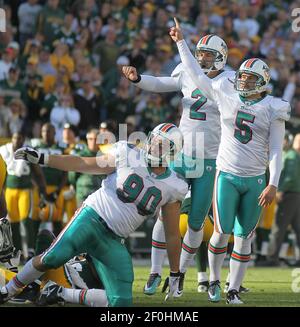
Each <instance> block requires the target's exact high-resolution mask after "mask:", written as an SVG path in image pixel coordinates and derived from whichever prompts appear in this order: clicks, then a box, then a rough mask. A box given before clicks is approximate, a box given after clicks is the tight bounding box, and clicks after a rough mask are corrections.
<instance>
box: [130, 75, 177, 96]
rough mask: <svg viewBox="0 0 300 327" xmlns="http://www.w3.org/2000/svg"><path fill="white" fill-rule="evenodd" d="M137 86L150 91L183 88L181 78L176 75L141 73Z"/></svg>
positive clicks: (170, 90) (167, 90)
mask: <svg viewBox="0 0 300 327" xmlns="http://www.w3.org/2000/svg"><path fill="white" fill-rule="evenodd" d="M136 86H138V87H139V88H141V89H143V90H145V91H150V92H176V91H180V90H181V84H180V80H179V78H176V77H154V76H149V75H141V80H140V82H138V83H136Z"/></svg>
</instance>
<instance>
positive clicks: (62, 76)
mask: <svg viewBox="0 0 300 327" xmlns="http://www.w3.org/2000/svg"><path fill="white" fill-rule="evenodd" d="M1 2H2V7H3V8H4V9H5V12H6V33H0V53H1V60H0V137H10V136H11V135H12V134H13V132H14V131H17V130H19V129H20V126H25V128H26V133H27V135H28V136H29V137H39V135H40V129H41V126H42V124H43V123H45V122H48V121H50V122H51V123H52V124H53V125H54V126H55V127H56V131H57V133H56V138H57V140H60V138H61V135H62V129H63V126H64V124H65V123H69V124H72V125H75V126H77V127H78V130H79V135H80V137H81V138H82V139H84V138H85V135H86V132H87V130H88V129H89V128H91V127H97V128H98V127H99V124H100V123H101V122H104V121H109V122H110V124H111V125H112V126H113V127H114V128H116V127H117V124H118V123H124V122H129V123H130V124H131V128H132V129H135V130H141V131H146V132H147V131H148V130H150V129H151V128H152V127H153V126H155V125H157V124H158V123H160V122H162V121H170V122H175V123H177V122H178V119H179V117H180V112H181V105H180V94H172V93H168V94H149V93H145V92H143V91H141V90H140V89H138V88H135V87H134V86H133V85H131V83H130V82H129V81H128V80H126V79H125V78H124V77H122V74H121V67H122V66H123V65H133V66H135V67H136V68H137V69H138V72H139V73H145V74H151V75H156V76H164V75H170V74H171V72H172V70H173V69H174V68H175V67H176V65H177V64H178V63H179V57H178V53H177V49H176V47H175V46H174V44H173V43H172V41H171V39H170V37H169V35H168V30H169V28H170V26H172V25H173V17H174V16H175V15H176V16H177V17H178V18H179V20H180V22H181V24H182V27H183V30H184V35H185V37H186V39H187V41H188V44H189V46H190V47H191V49H192V50H194V48H195V44H196V43H197V41H198V40H199V39H200V38H201V37H202V36H203V35H205V34H208V33H215V34H217V35H219V36H220V37H222V38H224V39H225V40H226V42H227V44H228V47H229V57H228V64H227V67H228V68H232V69H237V68H238V67H239V65H240V63H241V62H242V61H244V60H245V59H247V58H249V57H253V56H255V57H260V58H263V59H264V60H266V61H267V63H268V64H269V66H270V68H271V84H270V93H272V94H274V95H276V96H280V97H281V96H284V97H285V99H287V100H289V101H291V104H292V115H293V117H294V120H293V119H292V122H293V125H292V127H293V128H296V130H295V132H297V131H298V130H299V125H300V123H298V120H297V117H299V118H300V37H299V32H298V33H296V32H294V31H293V30H292V28H291V26H292V22H293V19H295V17H292V15H291V12H292V10H293V8H297V7H300V1H299V0H296V1H280V0H278V1H272V2H271V1H264V0H245V1H244V0H241V1H223V0H213V1H194V0H186V1H178V0H166V1H164V0H149V1H143V0H111V1H97V0H73V1H72V0H44V1H43V0H40V1H38V0H27V1H12V0H9V1H8V0H7V1H5V0H4V1H3V0H2V1H1V0H0V5H1ZM299 120H300V119H299Z"/></svg>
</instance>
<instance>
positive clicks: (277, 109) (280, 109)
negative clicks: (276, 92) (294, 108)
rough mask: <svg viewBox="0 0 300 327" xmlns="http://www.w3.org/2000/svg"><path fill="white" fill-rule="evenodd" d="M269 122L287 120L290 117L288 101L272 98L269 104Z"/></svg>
mask: <svg viewBox="0 0 300 327" xmlns="http://www.w3.org/2000/svg"><path fill="white" fill-rule="evenodd" d="M270 109H271V121H273V120H276V119H282V120H289V119H290V116H291V105H290V103H289V102H288V101H286V100H283V99H280V98H276V97H272V99H271V102H270Z"/></svg>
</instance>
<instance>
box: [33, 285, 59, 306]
mask: <svg viewBox="0 0 300 327" xmlns="http://www.w3.org/2000/svg"><path fill="white" fill-rule="evenodd" d="M62 290H63V288H62V286H59V285H57V284H56V283H54V282H52V281H51V280H50V281H49V282H48V283H47V284H46V285H45V286H44V288H43V289H42V291H41V293H40V296H39V298H38V300H37V301H36V304H37V305H38V306H47V305H52V304H60V305H63V304H64V299H63V298H62V297H61V293H62Z"/></svg>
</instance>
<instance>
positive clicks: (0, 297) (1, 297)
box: [0, 286, 9, 304]
mask: <svg viewBox="0 0 300 327" xmlns="http://www.w3.org/2000/svg"><path fill="white" fill-rule="evenodd" d="M8 300H9V296H8V292H7V289H6V287H5V286H3V287H2V288H1V289H0V304H4V303H5V302H7V301H8Z"/></svg>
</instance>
